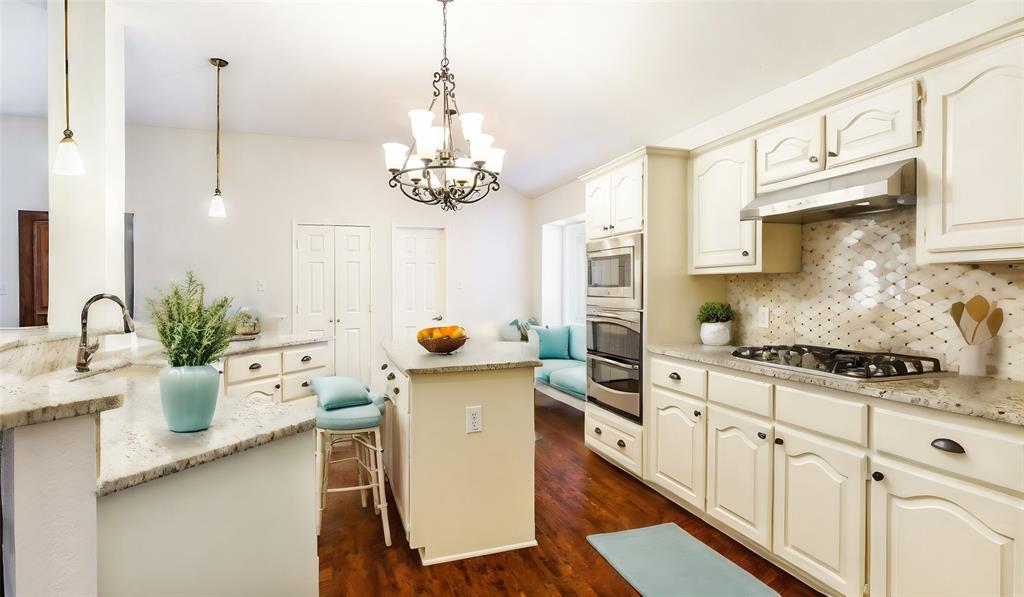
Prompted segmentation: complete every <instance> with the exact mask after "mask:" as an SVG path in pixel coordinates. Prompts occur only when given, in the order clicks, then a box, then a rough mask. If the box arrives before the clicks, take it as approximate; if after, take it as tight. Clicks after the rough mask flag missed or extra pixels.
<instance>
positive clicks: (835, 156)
mask: <svg viewBox="0 0 1024 597" xmlns="http://www.w3.org/2000/svg"><path fill="white" fill-rule="evenodd" d="M828 157H830V158H837V157H839V154H838V153H836V152H834V151H830V152H828Z"/></svg>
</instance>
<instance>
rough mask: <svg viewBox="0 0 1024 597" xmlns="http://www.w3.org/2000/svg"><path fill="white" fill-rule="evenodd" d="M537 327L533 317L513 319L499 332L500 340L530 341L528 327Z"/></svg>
mask: <svg viewBox="0 0 1024 597" xmlns="http://www.w3.org/2000/svg"><path fill="white" fill-rule="evenodd" d="M535 325H538V323H537V320H536V319H534V318H533V317H531V318H529V319H526V320H522V319H513V320H512V321H510V322H508V325H506V326H505V327H504V328H502V330H501V339H502V340H504V341H506V342H527V341H529V339H530V335H529V331H530V327H532V326H535Z"/></svg>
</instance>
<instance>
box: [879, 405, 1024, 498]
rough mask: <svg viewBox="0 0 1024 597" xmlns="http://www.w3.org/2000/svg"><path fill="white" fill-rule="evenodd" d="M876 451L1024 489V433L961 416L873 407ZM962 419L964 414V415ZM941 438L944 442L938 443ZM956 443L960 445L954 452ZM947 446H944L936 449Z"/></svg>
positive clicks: (1019, 489) (1012, 487)
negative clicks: (956, 419) (957, 419)
mask: <svg viewBox="0 0 1024 597" xmlns="http://www.w3.org/2000/svg"><path fill="white" fill-rule="evenodd" d="M872 413H873V414H872V429H873V434H874V444H875V449H877V450H878V451H879V452H883V453H886V454H890V455H892V456H896V457H898V458H905V459H907V460H911V461H915V462H919V463H921V464H924V465H927V466H931V467H935V468H937V469H939V470H942V471H948V472H950V473H954V474H957V475H962V476H964V477H970V478H973V479H978V480H979V481H985V482H988V483H992V484H994V485H1001V486H1003V487H1008V488H1010V489H1013V490H1014V491H1024V436H1022V435H1021V434H1013V435H1011V434H1010V433H1001V432H999V431H996V430H993V429H988V428H982V426H981V425H976V424H971V421H969V420H965V421H964V422H962V423H958V422H953V421H949V420H942V419H940V418H939V417H933V416H929V415H928V414H918V413H905V412H898V411H895V410H888V409H884V408H875V409H873V411H872ZM965 419H966V417H965ZM939 440H947V441H946V442H940V441H939ZM950 441H952V442H955V443H956V445H959V446H960V447H962V448H963V453H957V452H952V451H948V450H949V449H952V450H956V449H957V448H956V445H954V444H951V443H950ZM941 445H945V447H947V450H943V449H940V447H936V446H941Z"/></svg>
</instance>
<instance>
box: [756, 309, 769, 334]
mask: <svg viewBox="0 0 1024 597" xmlns="http://www.w3.org/2000/svg"><path fill="white" fill-rule="evenodd" d="M757 327H759V328H762V329H766V328H768V327H769V323H768V307H758V308H757Z"/></svg>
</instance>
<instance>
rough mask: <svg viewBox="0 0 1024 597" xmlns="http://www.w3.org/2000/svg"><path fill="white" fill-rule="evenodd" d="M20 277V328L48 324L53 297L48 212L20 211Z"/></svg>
mask: <svg viewBox="0 0 1024 597" xmlns="http://www.w3.org/2000/svg"><path fill="white" fill-rule="evenodd" d="M18 274H19V275H18V285H19V289H20V293H19V294H20V304H21V307H20V311H19V313H20V322H21V325H23V326H30V325H46V309H47V298H48V297H49V294H50V214H49V212H45V211H25V210H22V211H19V212H18Z"/></svg>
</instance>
